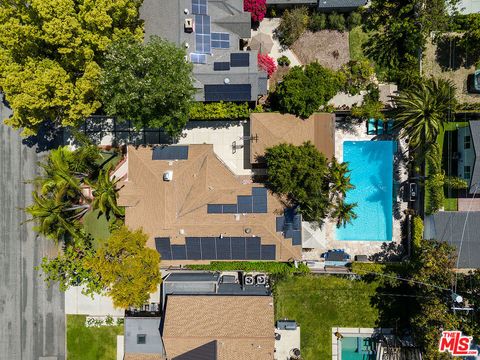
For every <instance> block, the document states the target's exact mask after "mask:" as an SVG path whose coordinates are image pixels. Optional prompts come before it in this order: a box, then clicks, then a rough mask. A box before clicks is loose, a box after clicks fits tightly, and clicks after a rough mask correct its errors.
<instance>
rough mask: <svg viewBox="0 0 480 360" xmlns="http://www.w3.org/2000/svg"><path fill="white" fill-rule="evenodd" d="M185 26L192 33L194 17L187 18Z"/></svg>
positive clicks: (186, 30) (187, 31)
mask: <svg viewBox="0 0 480 360" xmlns="http://www.w3.org/2000/svg"><path fill="white" fill-rule="evenodd" d="M184 28H185V32H186V33H192V32H193V19H192V18H188V19H185V25H184Z"/></svg>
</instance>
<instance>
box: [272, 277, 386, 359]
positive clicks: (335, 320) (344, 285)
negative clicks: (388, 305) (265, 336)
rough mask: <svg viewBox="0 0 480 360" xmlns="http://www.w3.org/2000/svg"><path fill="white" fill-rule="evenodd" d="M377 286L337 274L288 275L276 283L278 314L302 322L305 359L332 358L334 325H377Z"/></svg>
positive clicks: (277, 316)
mask: <svg viewBox="0 0 480 360" xmlns="http://www.w3.org/2000/svg"><path fill="white" fill-rule="evenodd" d="M377 286H378V283H376V282H372V283H365V282H362V281H356V280H348V279H345V278H341V277H334V276H314V275H307V276H295V277H288V278H286V279H284V280H280V281H279V282H277V283H276V285H275V317H276V319H280V318H289V319H293V320H296V321H297V322H298V323H299V324H300V327H301V350H302V354H303V356H302V358H303V359H305V360H310V359H312V360H316V359H331V358H332V349H331V346H332V345H331V341H332V327H334V326H341V327H374V326H375V325H376V322H377V320H378V311H377V309H375V308H374V307H372V305H371V304H370V299H371V298H372V296H373V295H375V291H376V288H377Z"/></svg>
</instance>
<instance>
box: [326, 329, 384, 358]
mask: <svg viewBox="0 0 480 360" xmlns="http://www.w3.org/2000/svg"><path fill="white" fill-rule="evenodd" d="M335 333H340V334H341V335H342V337H359V336H362V337H368V336H372V335H373V334H375V333H377V334H385V335H391V334H392V333H393V329H392V328H348V327H332V360H342V353H341V352H339V351H338V350H339V348H340V339H341V338H340V339H339V338H337V336H336V335H335Z"/></svg>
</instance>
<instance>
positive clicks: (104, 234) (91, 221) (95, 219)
mask: <svg viewBox="0 0 480 360" xmlns="http://www.w3.org/2000/svg"><path fill="white" fill-rule="evenodd" d="M112 221H113V218H111V219H110V222H112ZM108 226H109V221H108V220H107V218H106V217H105V215H102V216H100V217H99V216H98V210H94V211H89V212H88V213H87V214H85V216H84V217H83V228H84V229H85V231H86V232H87V233H89V234H90V235H92V236H93V239H94V244H93V246H94V247H95V248H97V246H98V245H99V244H100V243H101V242H102V241H104V240H106V239H108V238H109V237H110V230H109V229H108Z"/></svg>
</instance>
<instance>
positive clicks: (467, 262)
mask: <svg viewBox="0 0 480 360" xmlns="http://www.w3.org/2000/svg"><path fill="white" fill-rule="evenodd" d="M467 214H468V217H467ZM465 222H466V223H465ZM464 227H465V233H463V229H464ZM462 233H463V243H462V250H461V252H460V261H459V264H458V268H460V269H473V268H480V236H478V234H480V212H477V211H471V212H470V213H468V212H466V211H440V212H438V213H437V214H434V215H430V216H427V217H426V218H425V238H426V239H436V240H440V241H445V242H447V243H449V244H450V245H453V246H454V247H455V248H456V249H457V253H458V251H459V249H460V243H461V242H462Z"/></svg>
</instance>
